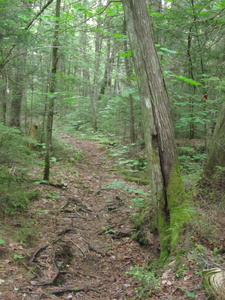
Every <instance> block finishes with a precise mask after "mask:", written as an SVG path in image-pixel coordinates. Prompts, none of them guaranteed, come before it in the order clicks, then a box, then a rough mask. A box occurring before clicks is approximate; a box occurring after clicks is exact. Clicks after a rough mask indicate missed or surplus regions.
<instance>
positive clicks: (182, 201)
mask: <svg viewBox="0 0 225 300" xmlns="http://www.w3.org/2000/svg"><path fill="white" fill-rule="evenodd" d="M123 7H124V13H125V19H126V24H127V31H128V36H129V40H130V45H131V50H132V55H133V60H134V67H135V71H136V75H137V80H138V87H139V94H140V99H141V105H142V112H143V123H144V135H145V143H146V152H147V158H148V165H149V170H150V172H149V173H150V183H151V200H152V202H153V205H154V206H155V208H156V211H157V219H158V231H159V235H160V244H161V258H165V257H167V256H168V255H169V254H170V253H171V252H173V251H174V249H175V247H176V245H177V243H178V242H179V237H180V232H181V230H182V227H183V225H184V223H185V222H186V221H187V219H188V216H187V213H186V211H187V210H186V208H187V205H188V203H187V202H188V201H187V198H186V196H185V193H184V187H183V183H182V179H181V175H180V172H179V165H178V159H177V154H176V149H175V138H174V132H173V128H172V121H171V116H170V110H169V100H168V95H167V91H166V87H165V83H164V79H163V75H162V71H161V68H160V63H159V59H158V56H157V52H156V49H155V44H154V40H153V34H152V29H151V24H150V19H149V15H148V11H147V7H146V0H139V1H137V0H123Z"/></svg>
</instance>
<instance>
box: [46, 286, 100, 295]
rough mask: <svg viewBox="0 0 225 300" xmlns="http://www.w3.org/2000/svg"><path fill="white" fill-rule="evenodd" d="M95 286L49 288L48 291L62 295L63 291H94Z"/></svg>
mask: <svg viewBox="0 0 225 300" xmlns="http://www.w3.org/2000/svg"><path fill="white" fill-rule="evenodd" d="M96 288H97V287H88V286H85V287H80V288H73V287H66V288H62V289H58V290H50V291H49V292H50V293H51V294H53V295H62V294H64V293H78V292H88V291H94V290H96Z"/></svg>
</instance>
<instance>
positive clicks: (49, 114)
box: [44, 0, 61, 180]
mask: <svg viewBox="0 0 225 300" xmlns="http://www.w3.org/2000/svg"><path fill="white" fill-rule="evenodd" d="M60 4H61V0H57V1H56V8H55V29H54V37H53V43H52V70H51V78H50V86H49V96H50V97H49V100H48V110H47V120H46V138H45V146H46V154H45V168H44V180H49V174H50V154H51V147H52V127H53V117H54V102H55V90H56V72H57V62H58V47H59V18H60Z"/></svg>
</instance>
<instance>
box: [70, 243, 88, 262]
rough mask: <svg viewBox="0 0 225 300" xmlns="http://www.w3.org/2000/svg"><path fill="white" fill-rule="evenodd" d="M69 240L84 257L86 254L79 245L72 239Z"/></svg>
mask: <svg viewBox="0 0 225 300" xmlns="http://www.w3.org/2000/svg"><path fill="white" fill-rule="evenodd" d="M69 241H70V242H71V243H72V244H74V246H76V247H77V249H79V250H80V252H81V253H82V254H83V256H84V258H86V254H85V253H84V251H83V250H82V249H81V248H80V247H79V246H77V245H76V244H75V243H74V241H72V240H69Z"/></svg>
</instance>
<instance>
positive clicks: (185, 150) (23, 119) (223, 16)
mask: <svg viewBox="0 0 225 300" xmlns="http://www.w3.org/2000/svg"><path fill="white" fill-rule="evenodd" d="M146 3H147V4H148V12H149V15H150V17H151V24H152V28H153V32H154V40H155V47H156V50H157V53H158V57H159V60H160V65H161V68H162V71H163V75H164V80H165V83H166V87H167V92H168V96H169V99H170V108H171V112H172V120H173V124H174V128H175V137H176V140H177V144H178V146H179V149H178V153H179V161H180V167H181V172H182V176H183V180H184V186H185V189H186V191H187V193H188V194H190V195H191V198H193V194H194V196H195V200H196V201H197V202H199V201H200V200H201V201H202V197H203V196H204V203H207V205H215V207H216V206H218V207H219V209H220V210H221V207H223V206H222V205H223V202H224V196H223V189H224V167H225V165H224V164H225V160H224V159H223V158H224V153H225V151H224V140H225V137H224V134H225V131H224V130H222V129H224V115H225V112H224V86H225V79H224V72H225V71H224V67H225V57H224V36H225V35H224V24H225V3H224V1H222V0H220V1H197V0H195V1H194V0H187V1H176V0H174V1H172V0H167V1H156V0H150V1H146ZM53 4H54V1H53V0H50V1H43V0H39V1H38V0H37V1H34V0H33V1H31V0H24V1H18V0H12V1H6V0H5V1H4V0H2V1H1V2H0V9H1V16H0V24H1V34H0V50H1V51H0V80H1V81H0V91H1V100H0V105H1V106H0V112H1V124H0V141H1V149H0V151H1V157H0V164H1V165H0V178H1V195H2V203H1V206H2V212H3V215H4V214H5V213H15V212H16V211H17V210H20V209H25V208H26V207H27V204H28V201H27V199H28V198H29V197H31V195H29V193H25V192H24V189H23V187H22V188H20V180H21V176H18V174H20V175H21V174H22V175H23V176H24V174H25V173H27V172H28V168H27V165H29V164H31V165H32V163H35V162H36V159H37V151H39V152H41V153H43V155H44V157H45V164H44V166H43V168H44V175H43V176H44V179H45V180H48V179H49V174H48V171H49V165H50V164H52V163H54V162H55V161H56V160H57V158H56V156H57V155H55V154H52V153H51V150H52V140H51V139H52V132H53V136H54V132H55V133H56V135H57V130H59V128H60V130H63V131H65V132H68V133H71V132H75V131H76V132H79V136H80V137H81V136H82V137H89V138H90V137H91V136H92V137H93V136H95V137H98V138H99V139H100V140H101V141H104V142H105V143H106V144H110V145H111V144H112V145H114V144H115V145H117V146H118V145H120V147H121V148H120V150H118V152H117V154H116V155H118V156H119V155H123V154H124V153H125V152H126V151H125V150H124V149H125V148H123V147H124V145H125V146H126V147H128V148H129V149H132V151H131V153H132V155H133V156H132V157H131V158H130V157H129V159H123V160H122V159H121V160H120V162H119V166H120V167H124V168H125V167H126V168H131V171H132V169H134V168H136V167H137V168H145V167H146V160H145V156H144V155H143V156H142V157H139V156H138V153H139V152H140V149H142V148H143V147H144V129H143V128H144V124H143V117H142V111H141V104H140V96H139V92H138V86H137V78H136V75H135V72H134V68H133V63H132V52H131V50H130V45H129V40H128V35H127V30H126V24H125V21H124V12H123V5H122V3H121V2H120V1H109V2H106V1H103V0H102V1H101V0H99V1H91V0H83V1H82V0H80V1H72V0H71V1H70V0H67V1H61V5H60V15H57V14H56V8H55V5H53ZM56 50H57V57H56V56H55V55H56V53H55V52H56ZM54 59H56V60H55V61H54ZM128 64H129V66H130V67H129V68H128V67H127V65H128ZM56 65H57V68H56ZM219 112H220V114H218V113H219ZM53 116H54V123H53ZM218 118H219V119H218ZM218 120H219V121H218ZM216 123H217V124H219V125H218V126H219V127H220V129H221V130H219V131H218V130H217V132H216V135H217V137H215V136H214V138H215V139H214V140H215V141H216V143H217V144H219V147H220V149H222V150H221V151H222V154H221V157H222V159H221V158H220V159H219V162H218V160H216V159H215V157H216V156H217V155H215V153H219V151H218V148H217V149H214V148H213V146H212V145H210V141H212V137H213V135H215V131H214V129H215V126H216ZM218 126H217V127H218ZM221 132H224V134H223V133H221ZM33 138H35V140H34V139H33ZM218 141H219V142H218ZM53 148H54V147H53ZM121 149H122V150H121ZM119 151H120V152H119ZM46 153H47V154H46ZM118 153H119V154H118ZM207 153H208V154H209V155H208V161H207V160H206V158H207ZM218 156H219V155H218ZM42 158H43V157H42ZM209 158H210V161H209ZM213 158H214V159H213ZM206 161H207V163H205V162H206ZM18 164H19V165H20V167H18ZM46 166H47V169H48V170H47V173H46ZM212 170H214V171H215V170H216V173H215V172H214V171H213V172H211V171H212ZM130 173H131V175H132V176H131V175H130V174H129V176H130V179H131V180H132V179H133V180H135V178H136V177H135V176H133V174H132V172H130ZM145 176H146V177H147V175H145ZM209 182H210V183H212V184H210V185H209ZM15 183H16V184H15ZM206 187H207V197H205V194H204V193H203V190H205V189H206ZM31 194H32V193H31ZM202 195H203V196H202ZM198 205H200V206H201V205H202V203H200V204H199V203H198ZM215 207H214V206H213V209H216V208H215Z"/></svg>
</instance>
